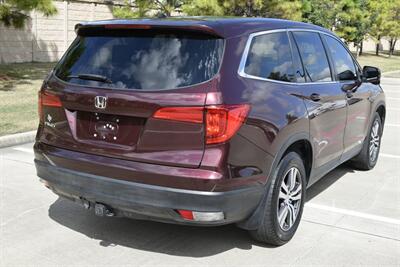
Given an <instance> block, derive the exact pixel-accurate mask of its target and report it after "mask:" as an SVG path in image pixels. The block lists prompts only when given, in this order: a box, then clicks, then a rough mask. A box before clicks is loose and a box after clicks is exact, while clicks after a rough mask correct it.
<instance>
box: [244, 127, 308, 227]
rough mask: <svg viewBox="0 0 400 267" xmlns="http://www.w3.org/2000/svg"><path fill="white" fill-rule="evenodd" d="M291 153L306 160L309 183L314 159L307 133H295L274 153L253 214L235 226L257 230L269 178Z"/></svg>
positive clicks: (268, 185)
mask: <svg viewBox="0 0 400 267" xmlns="http://www.w3.org/2000/svg"><path fill="white" fill-rule="evenodd" d="M303 149H304V150H303ZM291 151H294V152H297V153H299V154H300V157H301V158H302V159H303V162H304V161H305V160H306V163H305V164H304V167H305V168H306V173H307V182H308V181H309V178H310V173H311V170H312V166H313V158H314V157H313V149H312V145H311V141H310V135H309V133H307V132H300V133H296V134H294V135H292V136H290V137H289V138H288V139H287V140H286V141H285V142H284V143H283V144H282V146H281V148H280V149H279V151H278V152H277V153H276V155H275V157H274V160H273V163H272V165H271V167H270V170H269V172H268V179H267V182H266V184H265V190H264V194H263V196H262V198H261V201H260V203H259V205H258V206H257V208H256V209H255V211H254V212H253V214H251V215H250V216H249V218H248V219H246V220H245V221H243V222H240V223H238V224H237V225H238V226H239V227H240V228H243V229H246V230H255V229H257V227H258V225H259V224H260V223H261V220H262V215H263V210H264V207H265V198H266V195H267V193H268V191H269V187H270V185H271V180H272V179H271V178H272V177H273V175H275V174H274V172H275V170H276V168H277V166H278V164H279V163H280V161H281V160H282V158H283V157H284V156H285V155H286V154H287V153H289V152H291Z"/></svg>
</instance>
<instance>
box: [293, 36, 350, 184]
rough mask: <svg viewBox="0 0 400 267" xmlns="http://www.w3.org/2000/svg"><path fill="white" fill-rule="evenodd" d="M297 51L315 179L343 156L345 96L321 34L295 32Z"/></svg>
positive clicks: (345, 112)
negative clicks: (308, 122)
mask: <svg viewBox="0 0 400 267" xmlns="http://www.w3.org/2000/svg"><path fill="white" fill-rule="evenodd" d="M292 34H293V37H294V43H295V44H296V46H295V48H297V49H298V51H299V54H300V58H301V61H302V64H303V67H304V76H305V78H306V82H305V83H303V84H302V95H303V98H304V102H305V105H306V107H307V110H308V116H309V121H310V139H311V141H312V146H313V156H314V159H313V167H314V173H313V175H312V177H311V180H310V182H311V183H312V182H313V179H314V178H313V177H315V179H316V178H318V177H320V175H319V174H322V173H324V172H326V171H328V170H329V169H331V168H333V167H335V166H336V165H337V164H338V162H339V159H340V157H341V155H342V153H343V148H344V147H343V138H344V130H345V125H346V119H347V116H346V114H347V106H346V98H345V97H346V96H345V94H344V92H343V91H342V89H341V88H340V87H339V86H337V82H335V81H334V77H333V73H332V71H331V66H330V65H329V61H328V57H327V54H326V51H325V48H324V45H323V43H322V39H321V36H320V34H319V33H318V32H312V31H293V32H292Z"/></svg>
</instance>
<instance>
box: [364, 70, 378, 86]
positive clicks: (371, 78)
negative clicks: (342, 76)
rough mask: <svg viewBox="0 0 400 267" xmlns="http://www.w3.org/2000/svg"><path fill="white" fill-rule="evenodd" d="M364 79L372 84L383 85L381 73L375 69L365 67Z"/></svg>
mask: <svg viewBox="0 0 400 267" xmlns="http://www.w3.org/2000/svg"><path fill="white" fill-rule="evenodd" d="M363 78H364V80H366V81H367V82H370V83H373V84H380V83H381V71H380V70H379V69H378V68H375V67H371V66H364V68H363Z"/></svg>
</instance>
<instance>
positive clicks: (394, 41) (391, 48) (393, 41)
mask: <svg viewBox="0 0 400 267" xmlns="http://www.w3.org/2000/svg"><path fill="white" fill-rule="evenodd" d="M396 42H397V39H394V38H392V39H390V46H389V56H392V55H393V54H394V48H395V47H396Z"/></svg>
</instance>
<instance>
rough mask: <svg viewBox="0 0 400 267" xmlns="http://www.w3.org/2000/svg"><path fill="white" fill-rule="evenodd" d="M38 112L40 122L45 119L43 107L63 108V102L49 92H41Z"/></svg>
mask: <svg viewBox="0 0 400 267" xmlns="http://www.w3.org/2000/svg"><path fill="white" fill-rule="evenodd" d="M38 100H39V103H38V112H39V118H40V120H41V119H42V118H43V107H44V106H46V107H62V103H61V100H60V98H59V97H58V96H56V95H52V94H50V93H47V92H43V91H39V98H38Z"/></svg>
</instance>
